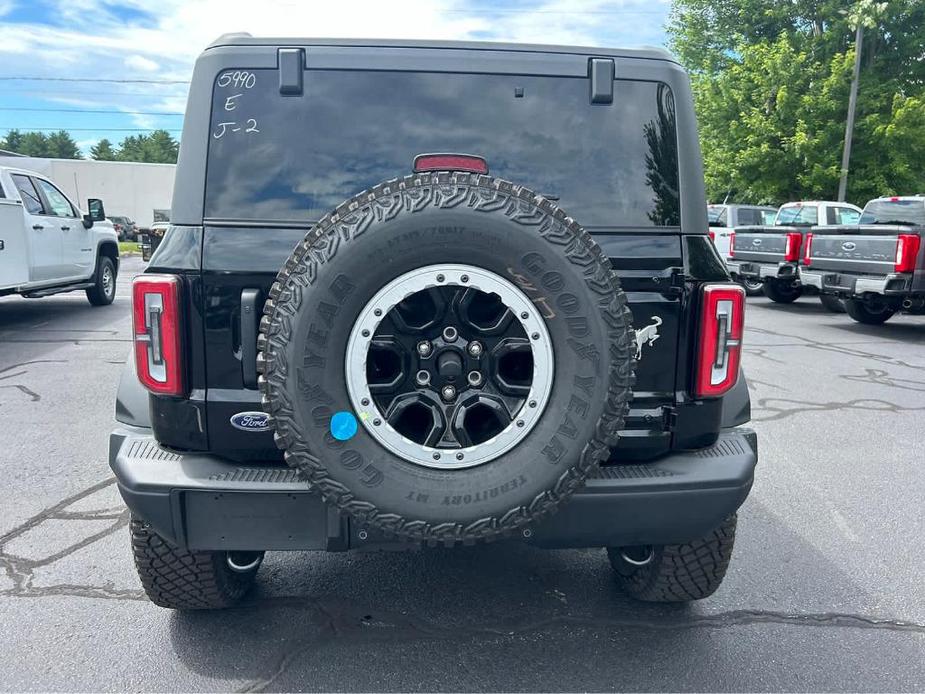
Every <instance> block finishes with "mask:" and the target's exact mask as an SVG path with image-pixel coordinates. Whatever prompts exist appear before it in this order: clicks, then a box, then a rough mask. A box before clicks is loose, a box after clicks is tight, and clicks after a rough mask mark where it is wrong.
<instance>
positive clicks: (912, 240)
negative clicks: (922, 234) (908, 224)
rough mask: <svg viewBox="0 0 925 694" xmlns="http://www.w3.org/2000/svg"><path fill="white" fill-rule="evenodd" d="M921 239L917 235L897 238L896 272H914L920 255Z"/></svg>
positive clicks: (905, 235)
mask: <svg viewBox="0 0 925 694" xmlns="http://www.w3.org/2000/svg"><path fill="white" fill-rule="evenodd" d="M919 243H920V241H919V237H918V235H916V234H900V235H899V236H897V237H896V262H895V264H894V265H893V270H894V271H895V272H913V271H914V270H915V261H916V258H918V255H919Z"/></svg>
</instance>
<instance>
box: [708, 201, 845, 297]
mask: <svg viewBox="0 0 925 694" xmlns="http://www.w3.org/2000/svg"><path fill="white" fill-rule="evenodd" d="M860 214H861V209H860V208H859V207H855V206H854V205H849V204H848V203H842V202H826V201H807V202H791V203H787V204H786V205H784V206H782V207H781V208H780V210H779V211H778V213H777V217H775V219H774V224H772V225H770V226H744V227H738V228H736V229H735V230H734V233H733V238H732V242H731V243H730V246H729V248H730V252H729V256H730V258H729V260H727V261H726V265H727V267H728V268H729V272H730V273H731V274H732V276H733V277H734V278H736V279H737V280H739V281H743V282H748V281H752V282H754V281H760V282H761V283H762V290H763V291H764V294H765V296H767V297H768V298H769V299H771V301H774V302H776V303H780V304H789V303H792V302H794V301H796V300H797V299H798V298H800V296H802V295H803V293H804V287H803V286H802V285H801V284H800V276H799V267H800V262H801V258H802V252H803V245H804V242H805V240H806V235H807V234H808V233H809V232H810V230H811V229H812V228H813V227H816V226H819V225H827V224H853V223H856V222H857V219H858V217H859V216H860ZM810 291H811V292H815V290H814V289H810ZM820 298H821V299H822V303H823V305H824V306H825V307H826V308H828V309H829V310H832V311H841V310H843V309H842V308H841V306H840V302H839V301H838V300H837V299H834V298H830V297H824V296H823V297H820Z"/></svg>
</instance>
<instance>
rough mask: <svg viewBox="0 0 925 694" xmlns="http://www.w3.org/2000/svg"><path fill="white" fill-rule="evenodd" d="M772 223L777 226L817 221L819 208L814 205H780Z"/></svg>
mask: <svg viewBox="0 0 925 694" xmlns="http://www.w3.org/2000/svg"><path fill="white" fill-rule="evenodd" d="M774 223H775V224H776V225H778V226H783V225H796V224H810V225H816V224H818V223H819V208H818V207H816V206H815V205H793V206H792V207H781V208H780V211H779V212H778V213H777V219H775V220H774Z"/></svg>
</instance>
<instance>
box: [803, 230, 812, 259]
mask: <svg viewBox="0 0 925 694" xmlns="http://www.w3.org/2000/svg"><path fill="white" fill-rule="evenodd" d="M812 260H813V232H809V233H808V234H807V235H806V247H805V248H804V249H803V264H804V265H805V266H806V267H809V264H810V263H811V262H812Z"/></svg>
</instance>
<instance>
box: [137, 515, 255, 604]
mask: <svg viewBox="0 0 925 694" xmlns="http://www.w3.org/2000/svg"><path fill="white" fill-rule="evenodd" d="M129 530H130V531H131V537H132V553H133V554H134V556H135V568H136V569H137V571H138V577H139V578H140V579H141V585H142V586H143V587H144V590H145V594H146V595H147V596H148V599H149V600H151V602H153V603H154V604H155V605H158V606H160V607H167V608H170V609H173V610H210V609H220V608H223V607H232V606H234V605H236V604H237V603H238V602H240V601H241V598H243V597H244V595H245V594H246V593H247V591H248V589H250V587H251V586H252V585H253V583H254V578H255V577H256V576H257V570H258V569H259V568H260V563H261V561H262V560H263V552H197V551H191V550H186V549H180V548H179V547H175V546H174V545H172V544H170V543H169V542H168V541H167V540H165V539H164V538H163V537H161V536H160V535H158V534H157V533H156V532H154V530H153V529H152V528H151V526H150V525H148V524H147V523H146V522H145V521H143V520H140V519H138V518H132V521H131V525H130V528H129ZM229 558H230V559H231V560H232V562H233V563H234V564H235V565H236V566H237V567H238V569H237V570H235V569H232V568H231V566H230V565H229V563H230V562H229Z"/></svg>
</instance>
